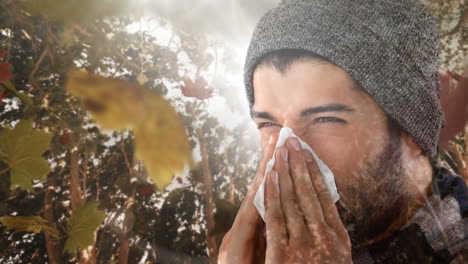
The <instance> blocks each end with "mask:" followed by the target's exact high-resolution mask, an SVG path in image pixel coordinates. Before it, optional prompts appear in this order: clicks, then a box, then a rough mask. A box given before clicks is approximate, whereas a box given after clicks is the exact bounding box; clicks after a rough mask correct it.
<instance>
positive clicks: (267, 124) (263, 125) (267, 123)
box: [257, 122, 278, 129]
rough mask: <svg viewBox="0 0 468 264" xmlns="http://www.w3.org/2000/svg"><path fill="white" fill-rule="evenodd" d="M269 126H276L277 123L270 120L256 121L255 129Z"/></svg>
mask: <svg viewBox="0 0 468 264" xmlns="http://www.w3.org/2000/svg"><path fill="white" fill-rule="evenodd" d="M269 126H278V124H275V123H272V122H261V123H258V125H257V129H261V128H263V127H269Z"/></svg>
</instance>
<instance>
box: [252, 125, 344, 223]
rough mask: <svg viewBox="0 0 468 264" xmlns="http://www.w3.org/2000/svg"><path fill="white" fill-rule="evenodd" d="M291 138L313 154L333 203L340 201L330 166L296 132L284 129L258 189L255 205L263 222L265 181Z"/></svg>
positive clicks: (287, 128)
mask: <svg viewBox="0 0 468 264" xmlns="http://www.w3.org/2000/svg"><path fill="white" fill-rule="evenodd" d="M289 137H295V138H297V139H298V140H299V143H300V144H301V147H302V148H303V149H306V150H308V151H310V152H311V153H312V155H313V157H314V159H315V161H316V162H317V166H318V168H319V170H320V174H321V176H322V179H323V181H324V183H325V185H326V186H327V188H328V191H329V192H330V195H331V197H332V200H333V202H334V203H336V202H337V201H338V200H339V199H340V195H339V194H338V191H337V189H336V185H335V177H334V175H333V172H332V171H331V170H330V168H328V166H327V165H326V164H325V163H323V161H322V160H321V159H320V158H319V157H318V156H317V154H315V152H314V151H313V150H312V148H311V147H310V146H309V145H308V144H307V143H306V142H305V141H303V140H302V139H300V138H299V137H298V136H296V135H295V134H294V132H293V131H292V129H291V128H289V127H283V128H281V130H280V134H279V137H278V141H277V143H276V147H275V151H274V153H273V157H272V158H271V160H270V161H268V163H267V165H266V169H265V175H264V177H263V180H262V183H261V184H260V186H259V188H258V190H257V192H256V194H255V198H254V205H255V207H256V208H257V210H258V212H259V214H260V216H261V217H262V219H263V221H265V180H266V176H267V174H268V173H269V172H270V171H271V170H272V169H273V167H274V165H275V154H276V150H277V149H278V147H281V146H283V145H284V143H285V142H286V140H287V139H288V138H289Z"/></svg>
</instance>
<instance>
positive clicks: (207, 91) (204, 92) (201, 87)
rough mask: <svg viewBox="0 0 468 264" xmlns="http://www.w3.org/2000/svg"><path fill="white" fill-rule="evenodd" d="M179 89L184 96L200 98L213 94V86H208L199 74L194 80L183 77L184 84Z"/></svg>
mask: <svg viewBox="0 0 468 264" xmlns="http://www.w3.org/2000/svg"><path fill="white" fill-rule="evenodd" d="M181 89H182V94H183V95H184V96H186V97H193V98H197V99H200V100H203V99H207V98H209V97H211V96H212V94H213V88H208V83H207V82H206V81H205V79H203V77H201V76H199V77H198V78H197V79H196V80H195V81H192V80H191V79H185V80H184V85H182V86H181Z"/></svg>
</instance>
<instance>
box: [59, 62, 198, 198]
mask: <svg viewBox="0 0 468 264" xmlns="http://www.w3.org/2000/svg"><path fill="white" fill-rule="evenodd" d="M67 91H68V92H70V93H71V94H73V95H75V96H77V97H79V98H80V99H81V103H82V107H83V108H84V109H85V110H88V111H89V112H90V113H91V115H92V117H93V119H94V120H95V121H96V122H97V123H98V124H99V125H100V126H101V127H102V128H103V129H110V130H122V129H132V130H133V132H134V136H135V155H136V157H137V158H138V159H140V160H141V161H143V163H144V165H145V167H146V169H147V171H148V174H149V176H150V177H151V179H152V180H153V181H154V182H155V184H156V186H158V188H160V189H162V188H164V187H165V186H166V185H167V184H169V183H170V182H171V181H172V178H173V174H174V173H175V172H178V171H181V170H182V169H183V168H184V165H185V164H189V165H192V164H193V163H192V158H191V148H190V144H189V142H188V139H187V136H186V134H185V127H184V124H183V122H182V120H181V118H180V117H179V115H178V114H177V112H176V111H175V110H174V108H173V107H172V106H171V104H170V103H169V102H168V101H167V100H165V99H164V98H163V97H161V96H160V95H158V94H157V93H155V92H154V91H151V90H149V89H147V88H145V87H143V86H140V85H136V84H130V83H129V82H127V81H124V80H118V79H113V78H105V77H101V76H97V75H94V74H91V73H87V72H84V71H73V72H71V74H70V76H69V80H68V83H67Z"/></svg>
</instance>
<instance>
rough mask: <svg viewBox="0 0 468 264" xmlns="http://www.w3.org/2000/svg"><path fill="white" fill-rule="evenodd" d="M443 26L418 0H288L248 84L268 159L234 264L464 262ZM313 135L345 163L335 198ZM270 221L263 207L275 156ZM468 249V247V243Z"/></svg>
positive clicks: (466, 204) (466, 198) (330, 161)
mask: <svg viewBox="0 0 468 264" xmlns="http://www.w3.org/2000/svg"><path fill="white" fill-rule="evenodd" d="M439 56H440V47H439V37H438V34H437V31H436V26H435V23H434V20H433V18H432V17H431V16H430V14H429V13H428V12H427V10H426V9H425V8H424V6H423V5H422V4H421V3H420V2H419V1H417V0H378V1H377V0H286V1H282V2H281V3H280V4H279V5H278V6H277V7H276V8H274V9H271V10H269V11H268V12H267V13H266V14H265V15H264V16H263V17H262V18H261V20H260V21H259V22H258V24H257V26H256V28H255V31H254V33H253V36H252V39H251V42H250V46H249V49H248V52H247V58H246V63H245V73H244V77H245V86H246V91H247V96H248V99H249V103H250V112H251V116H252V119H253V121H254V122H255V123H256V124H257V127H258V130H259V132H260V138H261V146H262V155H263V161H262V162H261V165H260V168H259V170H258V173H257V175H256V178H255V179H254V181H253V183H252V186H251V188H250V189H249V192H248V194H247V196H246V198H245V200H244V202H243V204H242V206H241V208H240V210H239V212H238V215H237V217H236V220H235V222H234V224H233V226H232V228H231V230H230V231H229V232H228V233H227V234H226V236H225V237H224V239H223V242H222V245H221V248H220V253H219V261H220V263H262V262H266V263H450V262H453V263H455V262H456V261H461V262H463V261H466V260H467V259H466V258H465V259H464V260H463V254H465V255H466V250H467V249H468V220H467V215H468V213H467V212H468V191H467V187H466V185H465V183H464V181H463V179H462V178H461V177H459V176H458V175H454V174H452V173H451V172H449V171H448V170H446V169H444V168H442V167H441V166H440V158H439V151H438V147H437V146H438V140H439V132H440V130H441V128H442V127H443V125H444V117H443V116H444V115H443V112H442V110H441V105H440V101H439V95H440V87H439V86H440V82H439V79H438V76H437V71H438V69H439V66H440V60H439ZM282 127H289V128H291V129H292V130H293V131H294V133H295V134H296V135H297V136H298V137H300V138H301V139H302V140H304V141H305V142H306V143H307V144H309V145H310V146H311V147H312V148H313V149H314V151H315V152H316V154H317V155H318V157H320V159H321V160H322V161H323V162H324V163H325V164H326V165H328V167H329V168H330V169H331V171H332V172H333V174H334V177H335V182H336V186H337V190H338V193H339V194H340V197H341V198H340V199H339V200H338V201H337V202H336V203H334V202H333V201H332V199H331V196H330V193H329V191H328V189H327V186H326V185H325V184H324V182H323V180H322V177H321V176H320V171H319V169H318V167H317V164H316V162H315V160H314V158H313V157H312V155H311V153H310V152H309V151H307V150H304V149H302V148H301V147H300V144H299V142H298V141H297V139H295V138H292V137H291V138H289V139H288V140H287V142H286V144H285V145H284V146H283V147H278V148H277V149H276V151H275V145H276V144H275V143H276V141H277V138H278V133H279V131H280V129H281V128H282ZM273 153H275V154H274V155H275V158H276V162H275V165H274V168H273V170H272V171H271V172H270V173H269V174H267V175H266V176H265V177H266V192H265V204H266V213H265V222H263V220H262V218H261V217H260V215H259V213H258V212H257V210H256V208H255V207H254V204H253V199H254V196H255V192H256V191H257V189H258V186H259V185H260V183H261V181H262V180H263V177H264V175H263V174H264V172H265V166H266V163H267V161H268V160H270V159H271V158H272V155H273ZM463 252H465V253H463Z"/></svg>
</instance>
